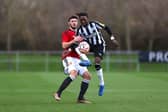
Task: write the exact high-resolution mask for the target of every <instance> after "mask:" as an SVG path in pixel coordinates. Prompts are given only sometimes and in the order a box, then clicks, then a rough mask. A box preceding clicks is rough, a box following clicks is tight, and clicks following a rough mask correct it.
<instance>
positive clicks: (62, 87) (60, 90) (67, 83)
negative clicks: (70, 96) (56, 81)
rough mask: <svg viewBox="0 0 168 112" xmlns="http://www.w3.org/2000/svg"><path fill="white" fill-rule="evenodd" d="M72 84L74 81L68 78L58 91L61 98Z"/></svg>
mask: <svg viewBox="0 0 168 112" xmlns="http://www.w3.org/2000/svg"><path fill="white" fill-rule="evenodd" d="M71 82H72V79H71V78H70V77H67V78H66V79H65V80H64V81H63V82H62V84H61V86H60V87H59V89H58V91H57V93H58V95H59V96H61V93H62V91H63V90H64V89H65V88H66V87H68V85H69V84H70V83H71Z"/></svg>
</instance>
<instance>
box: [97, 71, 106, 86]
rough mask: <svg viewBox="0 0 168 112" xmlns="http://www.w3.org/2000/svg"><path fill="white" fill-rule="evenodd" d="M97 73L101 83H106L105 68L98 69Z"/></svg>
mask: <svg viewBox="0 0 168 112" xmlns="http://www.w3.org/2000/svg"><path fill="white" fill-rule="evenodd" d="M97 75H98V78H99V81H100V85H104V77H103V69H102V68H101V69H100V70H97Z"/></svg>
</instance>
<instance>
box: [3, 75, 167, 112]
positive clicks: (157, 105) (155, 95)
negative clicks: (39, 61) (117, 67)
mask: <svg viewBox="0 0 168 112" xmlns="http://www.w3.org/2000/svg"><path fill="white" fill-rule="evenodd" d="M65 77H66V76H65V75H64V74H63V73H62V72H49V73H47V72H46V73H45V72H18V73H17V72H0V112H168V107H167V106H168V74H167V73H166V72H164V73H160V72H159V73H158V72H157V73H152V72H139V73H136V72H127V73H123V72H122V73H118V72H112V73H105V83H106V86H105V93H104V96H101V97H100V96H98V95H97V92H98V78H97V76H96V74H95V73H94V72H93V73H92V80H91V82H90V87H89V90H88V91H87V94H86V97H87V98H88V99H90V100H91V101H92V102H93V103H92V104H76V98H77V96H78V92H79V89H80V81H81V80H82V79H81V78H80V77H78V78H77V79H76V80H75V81H74V82H73V83H72V84H71V85H70V86H69V87H68V88H67V89H66V90H65V91H64V93H63V94H62V100H61V101H60V102H56V101H55V100H54V99H53V97H52V95H53V93H54V92H55V90H57V88H58V87H59V85H60V83H61V82H62V80H63V79H64V78H65Z"/></svg>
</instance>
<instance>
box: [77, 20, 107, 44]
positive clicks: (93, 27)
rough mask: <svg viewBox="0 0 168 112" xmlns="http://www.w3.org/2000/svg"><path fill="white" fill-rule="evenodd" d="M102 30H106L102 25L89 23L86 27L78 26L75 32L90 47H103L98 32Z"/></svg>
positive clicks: (94, 22)
mask: <svg viewBox="0 0 168 112" xmlns="http://www.w3.org/2000/svg"><path fill="white" fill-rule="evenodd" d="M102 29H106V26H105V25H104V24H102V23H99V22H96V21H91V22H89V23H88V24H87V25H86V26H80V27H79V28H78V30H77V35H80V36H82V37H84V39H85V40H86V41H87V42H89V44H91V45H105V41H104V39H103V35H102V33H101V31H100V30H102Z"/></svg>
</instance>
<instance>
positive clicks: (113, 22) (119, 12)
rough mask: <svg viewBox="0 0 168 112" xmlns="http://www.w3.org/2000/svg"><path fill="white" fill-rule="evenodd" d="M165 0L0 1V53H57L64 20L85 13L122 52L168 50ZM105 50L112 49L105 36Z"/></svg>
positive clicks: (64, 24) (65, 22)
mask: <svg viewBox="0 0 168 112" xmlns="http://www.w3.org/2000/svg"><path fill="white" fill-rule="evenodd" d="M167 6H168V1H167V0H0V50H60V49H61V43H60V42H61V33H62V31H64V30H65V29H66V28H67V18H68V17H69V16H71V15H73V14H75V13H77V12H81V11H86V12H88V13H89V17H90V19H91V20H98V21H100V22H104V23H105V24H107V25H109V26H110V27H111V28H112V31H113V33H114V35H115V36H116V38H117V39H118V40H119V42H120V44H121V46H120V49H121V50H168V38H167V37H168V15H167V10H168V7H167ZM105 40H106V43H107V45H108V47H107V49H112V46H111V45H110V44H111V43H110V41H109V37H108V35H107V34H105Z"/></svg>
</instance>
